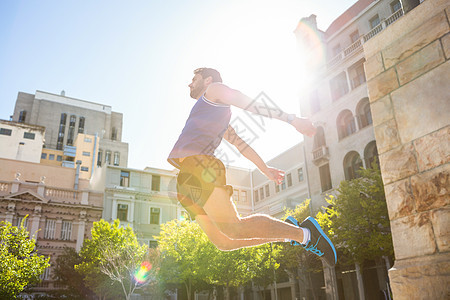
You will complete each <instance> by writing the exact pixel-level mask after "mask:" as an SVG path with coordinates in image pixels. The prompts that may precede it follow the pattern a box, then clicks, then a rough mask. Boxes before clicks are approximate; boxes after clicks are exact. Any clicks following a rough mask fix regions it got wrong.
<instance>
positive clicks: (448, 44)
mask: <svg viewBox="0 0 450 300" xmlns="http://www.w3.org/2000/svg"><path fill="white" fill-rule="evenodd" d="M441 41H442V48H444V54H445V58H447V59H449V58H450V33H447V34H446V35H445V36H443V37H442V39H441Z"/></svg>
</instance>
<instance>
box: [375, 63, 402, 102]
mask: <svg viewBox="0 0 450 300" xmlns="http://www.w3.org/2000/svg"><path fill="white" fill-rule="evenodd" d="M398 86H399V85H398V80H397V73H396V72H395V69H394V68H391V69H389V70H387V71H386V72H383V73H381V74H380V75H378V76H376V77H374V78H372V79H371V80H369V81H368V82H367V88H368V90H369V99H370V102H373V101H376V100H378V99H380V98H381V97H383V96H385V95H387V94H389V93H390V92H392V91H393V90H395V89H396V88H398Z"/></svg>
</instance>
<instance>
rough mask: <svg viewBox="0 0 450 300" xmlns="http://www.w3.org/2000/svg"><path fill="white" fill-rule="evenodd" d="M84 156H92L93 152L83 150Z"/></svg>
mask: <svg viewBox="0 0 450 300" xmlns="http://www.w3.org/2000/svg"><path fill="white" fill-rule="evenodd" d="M83 156H91V152H87V151H83Z"/></svg>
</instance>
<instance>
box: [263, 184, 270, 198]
mask: <svg viewBox="0 0 450 300" xmlns="http://www.w3.org/2000/svg"><path fill="white" fill-rule="evenodd" d="M264 189H265V190H266V197H269V196H270V190H269V185H268V184H266V186H265V187H264Z"/></svg>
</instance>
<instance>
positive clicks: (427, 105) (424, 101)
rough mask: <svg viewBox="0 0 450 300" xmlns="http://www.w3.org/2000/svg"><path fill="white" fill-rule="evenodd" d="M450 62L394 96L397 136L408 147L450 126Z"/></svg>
mask: <svg viewBox="0 0 450 300" xmlns="http://www.w3.org/2000/svg"><path fill="white" fill-rule="evenodd" d="M449 67H450V61H446V62H445V63H443V64H441V65H439V66H438V67H436V68H435V69H433V71H432V72H428V73H426V74H424V75H422V76H420V77H419V78H417V79H416V80H414V81H412V82H410V83H408V84H406V85H404V86H402V87H400V88H399V89H397V90H395V91H394V92H392V93H391V99H392V105H393V108H394V111H395V119H396V121H397V128H398V134H399V137H400V141H401V142H402V143H407V142H410V141H412V140H415V139H417V138H419V137H422V136H424V135H426V134H428V133H430V132H433V131H436V130H439V129H440V128H443V127H446V126H447V125H449V122H450V119H449V113H448V112H449V111H450V100H449V99H450V97H449V95H450V84H449V83H448V76H449Z"/></svg>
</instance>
